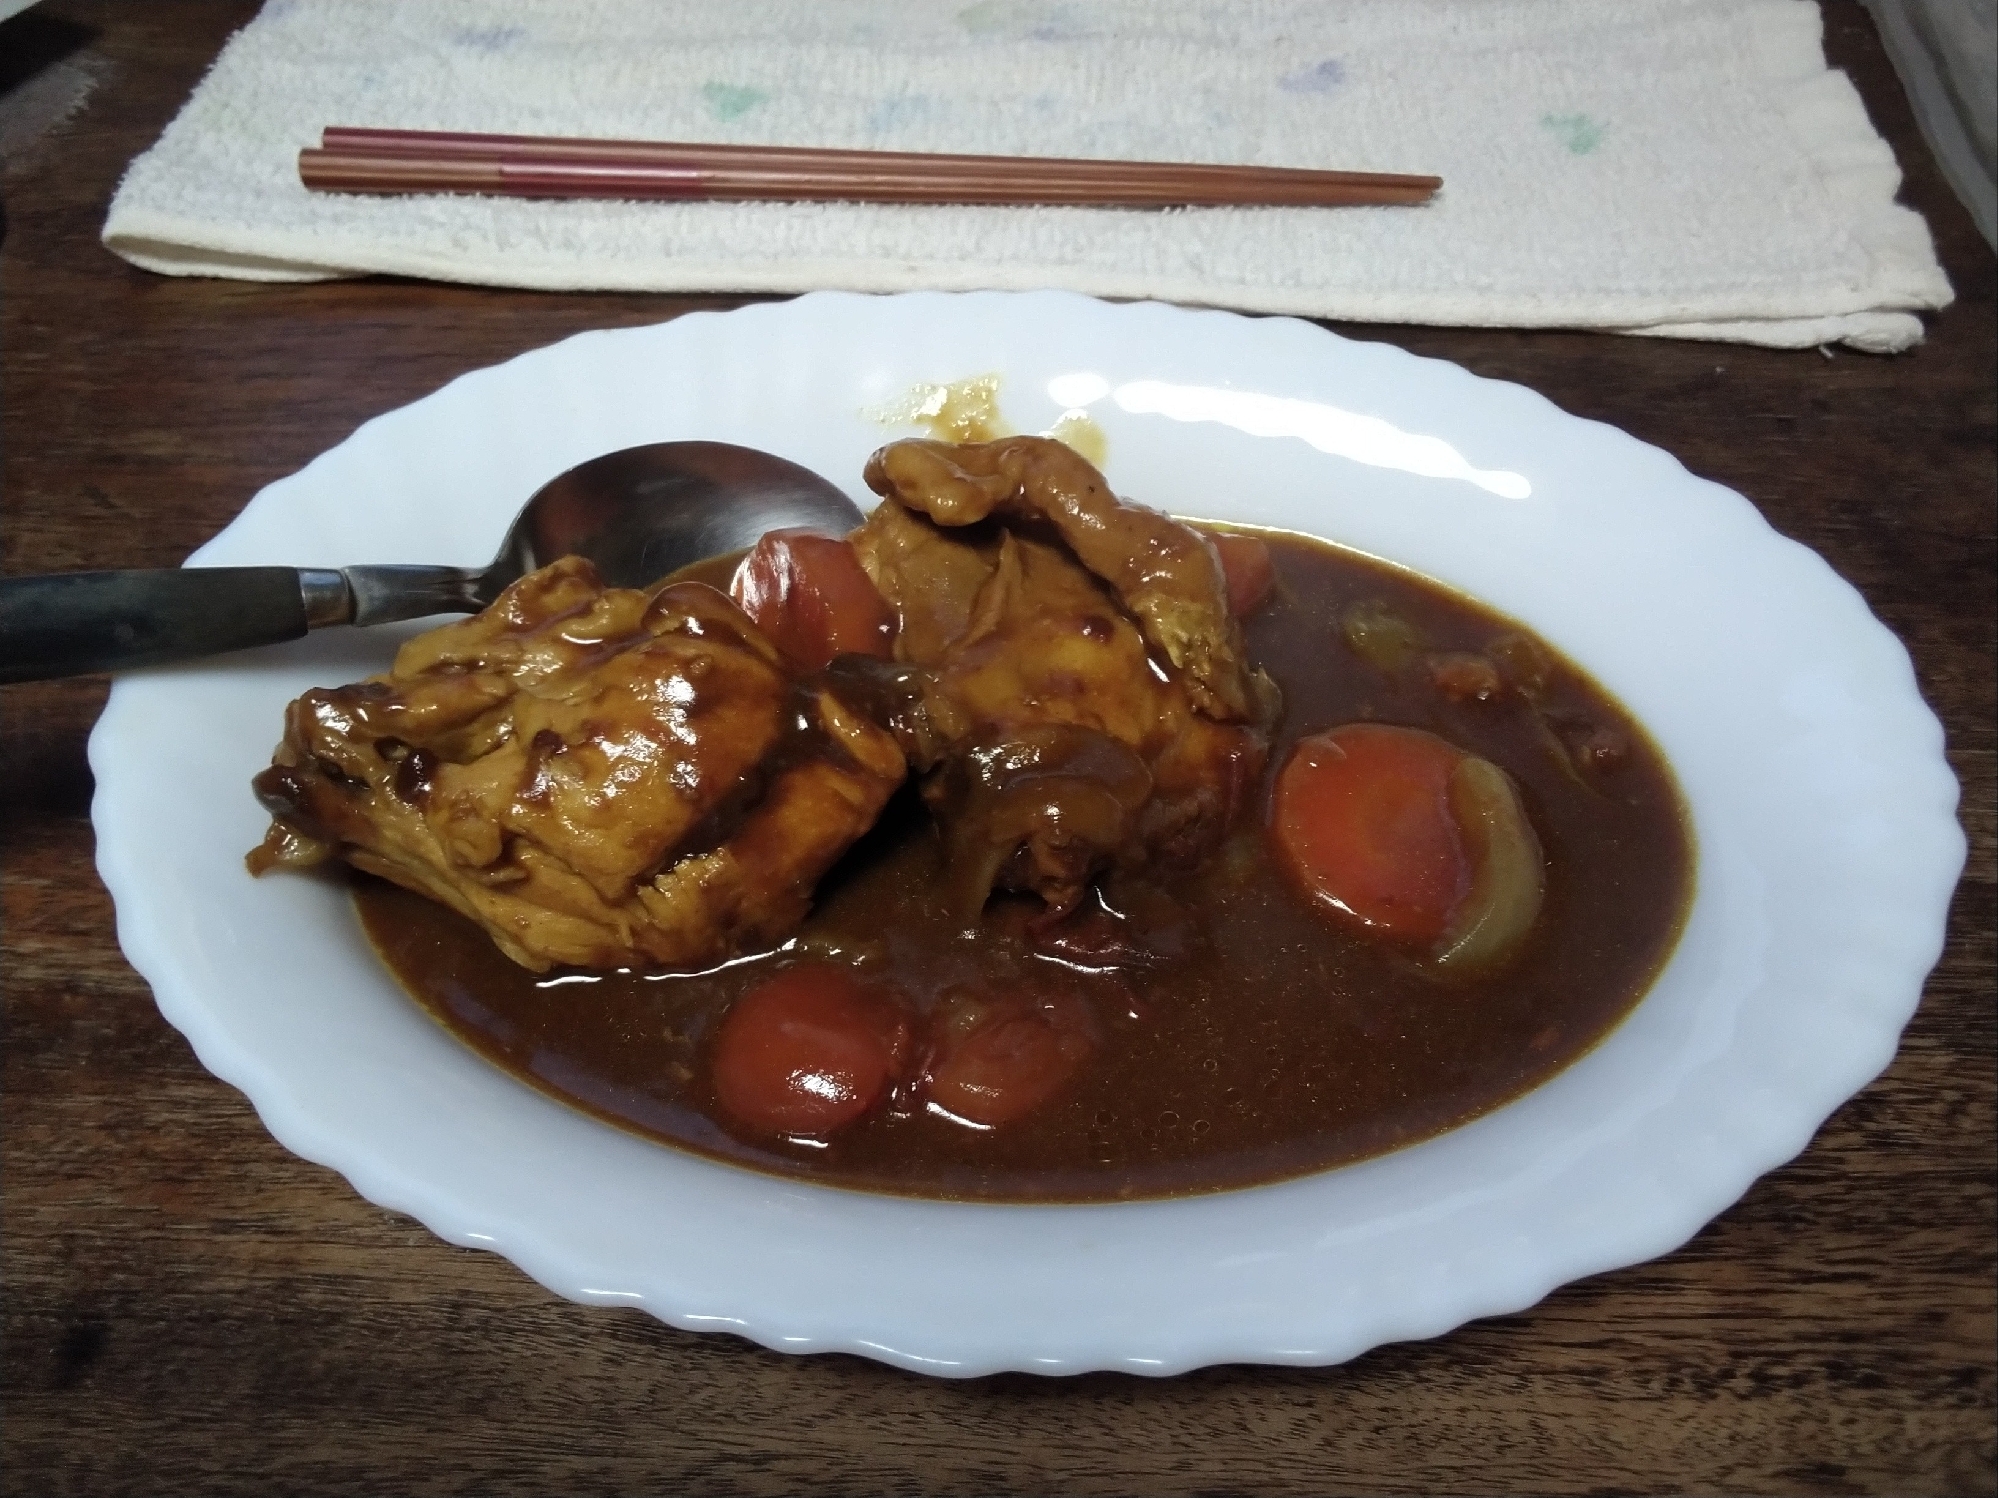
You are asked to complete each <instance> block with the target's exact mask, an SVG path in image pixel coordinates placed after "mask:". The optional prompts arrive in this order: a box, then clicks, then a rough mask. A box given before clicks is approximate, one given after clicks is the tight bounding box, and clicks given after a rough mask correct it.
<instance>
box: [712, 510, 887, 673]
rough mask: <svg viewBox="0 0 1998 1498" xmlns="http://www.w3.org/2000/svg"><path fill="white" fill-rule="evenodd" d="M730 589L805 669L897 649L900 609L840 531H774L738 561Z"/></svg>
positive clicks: (795, 661) (882, 654) (744, 607)
mask: <svg viewBox="0 0 1998 1498" xmlns="http://www.w3.org/2000/svg"><path fill="white" fill-rule="evenodd" d="M729 593H730V595H731V596H732V597H733V598H734V599H735V601H736V602H737V603H739V604H740V605H742V610H743V612H744V613H746V614H748V615H749V617H750V618H751V619H753V620H755V621H756V626H757V628H759V629H761V630H762V631H763V632H764V633H765V634H766V635H768V636H769V637H770V639H771V640H772V642H773V643H775V645H776V646H777V648H778V649H779V650H781V651H783V652H784V654H785V655H786V656H787V657H789V658H790V660H791V661H792V662H793V663H794V664H796V665H797V666H799V667H800V668H801V669H803V670H807V671H816V670H819V669H820V668H822V667H823V666H825V665H826V663H827V662H829V661H830V660H832V658H833V657H834V656H836V655H876V656H886V655H889V654H891V653H892V652H893V649H894V644H895V615H894V611H893V610H891V609H890V608H889V607H888V600H887V599H885V598H883V597H882V596H881V594H880V593H879V592H878V591H877V590H876V589H875V586H874V584H873V583H872V582H871V581H869V579H868V576H867V574H866V572H865V571H863V570H862V569H861V566H860V559H859V558H858V557H856V556H855V555H854V554H853V548H852V547H851V546H849V545H847V543H846V542H844V541H842V540H840V539H838V538H837V537H834V536H821V535H818V534H816V533H814V532H812V531H805V530H778V531H771V532H769V533H768V534H767V535H765V536H764V537H763V539H762V540H760V541H758V542H757V543H756V545H755V546H753V547H752V548H750V552H749V555H748V556H746V557H744V558H743V559H742V562H741V563H740V565H738V566H737V567H736V569H735V577H734V579H733V581H731V582H730V583H729Z"/></svg>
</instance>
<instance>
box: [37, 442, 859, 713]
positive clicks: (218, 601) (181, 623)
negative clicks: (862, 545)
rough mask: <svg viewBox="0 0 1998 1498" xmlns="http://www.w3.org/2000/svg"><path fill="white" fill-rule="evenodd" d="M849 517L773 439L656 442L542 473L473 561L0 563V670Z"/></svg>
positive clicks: (165, 648) (466, 604) (416, 604)
mask: <svg viewBox="0 0 1998 1498" xmlns="http://www.w3.org/2000/svg"><path fill="white" fill-rule="evenodd" d="M861 518H862V517H861V512H860V509H859V507H858V506H857V505H855V504H854V503H853V501H852V500H850V499H848V498H847V497H846V495H845V494H844V493H842V492H841V491H840V490H839V489H838V488H837V487H836V486H834V485H833V484H831V483H829V482H828V481H827V480H825V479H823V478H821V477H820V476H819V475H818V474H816V473H813V472H812V471H811V470H810V469H808V468H801V467H800V466H799V465H798V464H796V463H792V462H789V461H788V460H786V459H784V458H780V457H777V456H775V455H774V454H772V453H766V452H761V451H759V450H757V449H756V448H751V447H736V446H733V445H731V444H729V443H725V442H653V443H648V444H646V445H644V446H642V447H628V448H625V449H623V450H622V451H619V452H613V453H605V454H603V455H602V456H600V457H595V458H591V459H589V460H588V461H587V462H583V463H579V464H577V465H576V466H575V467H574V468H571V469H569V470H568V471H567V472H565V473H560V474H557V475H556V476H555V477H554V478H552V479H550V480H549V481H548V482H547V483H545V484H543V485H542V486H541V487H540V488H539V489H538V490H536V491H535V493H534V495H533V497H532V498H530V499H529V500H528V502H527V503H526V505H525V506H523V507H522V509H521V511H520V513H519V514H518V515H517V516H516V517H515V518H514V522H513V524H512V526H511V527H509V529H508V530H507V534H506V539H505V540H504V541H503V542H502V543H501V544H500V548H499V552H498V554H497V555H496V556H495V557H494V558H493V560H492V563H491V565H489V566H487V567H484V568H464V567H437V566H378V567H346V568H342V569H339V570H333V569H321V568H294V567H186V568H173V567H168V568H157V569H151V570H139V571H125V572H69V573H56V574H52V575H48V576H42V577H11V578H0V682H10V681H41V680H47V679H49V678H52V677H58V676H78V675H83V674H86V673H89V672H93V671H122V670H129V669H132V668H134V667H138V666H157V665H165V664H168V663H171V662H174V661H186V660H196V659H200V658H201V657H204V656H210V655H219V654H221V653H223V652H225V651H230V650H241V649H244V648H246V647H249V646H253V645H271V644H276V643H278V642H280V641H283V640H295V639H297V638H298V637H299V636H300V635H303V634H304V633H306V631H307V630H311V629H318V628H321V627H324V626H328V625H363V626H365V625H372V624H389V623H393V622H395V621H396V620H400V619H422V618H427V617H428V616H430V615H432V614H453V613H456V614H469V613H476V612H477V611H478V610H480V609H483V608H485V607H487V606H488V605H489V604H491V603H492V601H493V600H494V599H495V598H497V597H498V596H499V595H500V593H501V592H502V591H503V590H504V589H505V588H506V586H507V585H508V584H509V583H512V582H514V581H515V580H516V579H518V578H520V577H523V576H525V575H526V574H527V573H529V572H532V571H534V570H535V569H536V568H538V567H544V566H546V565H547V564H548V563H550V562H552V561H554V560H555V559H556V558H558V557H564V556H581V557H584V558H586V559H588V560H589V561H590V562H591V563H593V564H594V565H595V567H596V569H597V572H598V574H599V575H600V576H601V577H602V578H603V580H604V582H606V583H607V584H609V585H611V586H613V587H625V588H642V587H645V586H646V585H647V584H649V583H653V582H656V581H657V580H658V579H660V578H662V577H664V576H665V575H666V574H668V573H669V572H674V571H677V570H678V569H679V568H681V567H685V566H687V565H688V564H689V563H692V562H698V561H702V560H704V559H705V558H708V557H712V556H719V555H721V554H722V553H724V552H729V551H736V550H740V549H742V548H744V547H747V546H751V545H754V544H755V542H756V540H757V538H758V537H760V536H762V535H763V534H764V533H765V532H767V531H772V530H778V529H784V528H791V527H796V528H800V529H805V530H813V531H819V532H823V533H825V534H829V535H844V534H846V533H847V532H848V531H850V530H852V529H853V528H854V527H855V526H857V525H859V524H860V521H861Z"/></svg>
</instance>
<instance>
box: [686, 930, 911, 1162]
mask: <svg viewBox="0 0 1998 1498" xmlns="http://www.w3.org/2000/svg"><path fill="white" fill-rule="evenodd" d="M913 1045H914V1027H913V1025H912V1024H911V1022H910V1019H909V1017H908V1015H907V1014H906V1013H905V1012H904V1011H903V1010H902V1008H901V1006H900V1005H898V1004H897V1003H896V1002H895V1001H894V1000H893V999H892V998H890V997H889V996H888V995H887V994H886V993H885V992H883V991H881V990H880V989H877V988H874V987H872V986H870V985H869V984H867V983H864V982H863V981H861V980H860V979H859V978H857V977H855V976H854V974H853V973H852V972H851V971H849V970H848V969H846V968H843V967H836V966H834V965H833V964H831V963H824V962H806V963H800V964H798V965H797V966H796V967H789V968H786V969H784V971H783V972H781V973H778V974H776V975H775V976H774V977H771V978H768V979H766V980H765V981H764V982H763V983H761V984H759V985H758V986H757V987H755V988H753V989H751V990H750V991H749V992H748V993H746V994H744V995H743V996H742V997H741V998H740V999H738V1000H737V1001H736V1003H735V1006H734V1007H733V1008H732V1009H730V1010H729V1012H728V1016H727V1018H725V1019H724V1020H723V1021H722V1024H721V1029H720V1030H719V1032H718V1033H717V1034H716V1036H715V1045H714V1051H713V1054H712V1056H711V1058H710V1063H709V1066H710V1071H709V1075H710V1076H711V1078H712V1079H713V1083H714V1089H715V1097H716V1099H717V1100H718V1101H719V1102H720V1103H721V1105H722V1108H723V1109H724V1110H725V1111H726V1112H727V1113H728V1115H729V1116H730V1117H731V1118H733V1119H734V1120H735V1121H736V1122H737V1123H740V1124H743V1125H746V1126H747V1127H749V1128H750V1129H753V1130H755V1131H756V1132H758V1133H763V1134H780V1135H793V1136H803V1137H823V1136H825V1135H827V1134H830V1133H832V1132H833V1131H835V1130H836V1129H839V1128H842V1127H844V1126H845V1125H847V1124H850V1123H852V1122H853V1121H854V1120H856V1119H858V1118H860V1117H861V1116H862V1115H863V1114H866V1113H867V1112H869V1111H870V1110H872V1109H873V1108H874V1107H875V1106H876V1105H877V1104H879V1103H880V1102H881V1100H882V1099H883V1098H884V1097H885V1096H886V1095H887V1093H888V1090H889V1088H890V1087H891V1086H892V1085H893V1084H894V1083H895V1082H896V1081H897V1080H898V1078H899V1076H900V1073H901V1071H902V1070H903V1067H904V1063H905V1062H906V1061H907V1060H908V1059H909V1057H910V1054H911V1052H912V1049H913Z"/></svg>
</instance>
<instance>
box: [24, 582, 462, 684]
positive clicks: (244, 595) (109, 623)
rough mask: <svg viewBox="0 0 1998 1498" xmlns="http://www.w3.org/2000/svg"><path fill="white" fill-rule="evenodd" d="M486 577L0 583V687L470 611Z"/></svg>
mask: <svg viewBox="0 0 1998 1498" xmlns="http://www.w3.org/2000/svg"><path fill="white" fill-rule="evenodd" d="M492 582H493V578H492V577H491V576H490V575H489V574H488V573H487V572H482V571H472V570H468V569H466V568H463V567H349V568H347V569H346V570H345V571H344V572H333V571H326V570H320V569H311V568H303V569H302V568H295V567H185V568H182V567H162V568H157V569H153V570H147V571H131V572H59V573H53V574H50V575H48V576H44V577H7V578H0V682H9V681H47V680H49V679H51V678H53V677H58V676H82V675H85V674H87V673H89V672H93V671H127V670H130V669H132V668H133V667H136V666H160V665H165V664H167V663H169V662H172V661H187V660H196V659H198V658H200V657H202V656H209V655H220V654H222V653H223V652H224V651H229V650H242V649H245V648H246V647H248V646H251V645H275V644H277V643H278V642H279V641H281V640H295V639H297V638H298V637H299V636H300V635H302V634H304V633H305V632H306V631H307V630H308V629H317V628H319V627H320V626H322V625H327V624H388V623H392V622H394V621H395V620H398V619H421V618H425V617H427V616H429V615H431V614H467V613H473V612H476V611H477V610H478V609H480V608H482V607H483V606H484V605H485V604H486V603H489V602H491V598H490V597H489V596H486V595H487V594H489V593H490V592H491V591H492V587H491V585H492ZM482 585H483V586H482Z"/></svg>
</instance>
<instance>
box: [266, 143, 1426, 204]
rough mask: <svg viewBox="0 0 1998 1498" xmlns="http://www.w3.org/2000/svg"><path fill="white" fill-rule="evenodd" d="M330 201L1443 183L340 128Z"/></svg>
mask: <svg viewBox="0 0 1998 1498" xmlns="http://www.w3.org/2000/svg"><path fill="white" fill-rule="evenodd" d="M298 175H299V180H300V181H302V182H303V183H304V184H305V185H306V186H307V187H308V188H311V189H313V190H315V191H318V192H348V193H374V194H385V195H391V196H393V195H398V194H404V193H484V194H488V195H491V196H496V197H509V198H626V199H642V200H673V201H698V200H703V199H707V200H734V201H741V200H750V199H765V200H779V201H789V202H796V201H845V202H857V203H975V204H1069V205H1075V206H1089V207H1119V208H1177V207H1223V206H1237V207H1242V206H1260V207H1313V208H1339V207H1352V206H1357V205H1362V204H1413V203H1421V202H1425V201H1427V200H1428V199H1429V198H1430V197H1431V196H1432V195H1433V194H1434V193H1435V191H1436V189H1437V188H1438V187H1440V186H1442V185H1443V183H1442V178H1440V177H1417V176H1405V175H1401V174H1397V173H1388V172H1330V171H1313V170H1307V169H1304V168H1298V167H1266V166H1210V165H1203V164H1199V163H1193V162H1164V161H1094V160H1078V159H1067V158H1058V157H1023V156H947V155H931V154H925V153H920V152H913V151H836V150H825V149H819V148H813V147H802V146H730V145H704V144H696V143H683V142H674V141H633V140H567V139H556V138H549V137H543V136H530V135H475V134H459V133H455V132H450V131H438V130H377V129H364V128H360V127H356V126H342V125H333V126H328V127H327V128H326V129H325V130H324V131H323V132H321V136H320V143H319V145H318V146H317V147H307V148H306V149H305V150H302V151H300V152H299V153H298Z"/></svg>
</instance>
